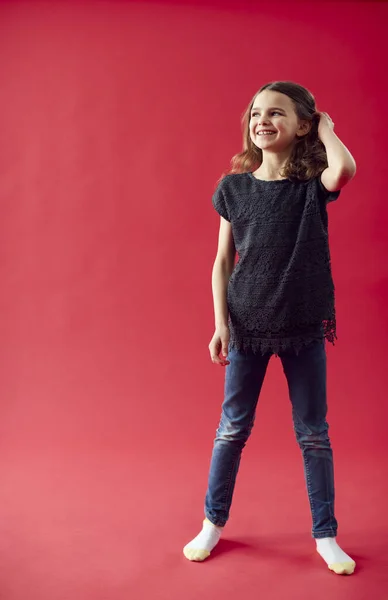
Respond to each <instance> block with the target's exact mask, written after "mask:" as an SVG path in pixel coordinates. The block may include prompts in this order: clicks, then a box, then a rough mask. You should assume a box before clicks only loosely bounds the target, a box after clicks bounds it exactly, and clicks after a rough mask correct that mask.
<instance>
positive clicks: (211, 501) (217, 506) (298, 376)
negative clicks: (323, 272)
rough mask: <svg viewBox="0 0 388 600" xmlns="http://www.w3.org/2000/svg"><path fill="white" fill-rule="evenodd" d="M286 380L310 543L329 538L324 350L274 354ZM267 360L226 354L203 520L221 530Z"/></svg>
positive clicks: (312, 347) (320, 345) (330, 477)
mask: <svg viewBox="0 0 388 600" xmlns="http://www.w3.org/2000/svg"><path fill="white" fill-rule="evenodd" d="M279 357H280V359H281V361H282V365H283V370H284V373H285V375H286V378H287V382H288V389H289V394H290V400H291V403H292V416H293V422H294V431H295V435H296V440H297V442H298V444H299V446H300V448H301V450H302V456H303V461H304V473H305V480H306V485H307V492H308V497H309V501H310V508H311V515H312V523H313V525H312V536H313V537H314V538H323V537H335V536H336V535H337V521H336V519H335V516H334V473H333V453H332V450H331V446H330V440H329V435H328V429H329V426H328V424H327V421H326V414H327V402H326V350H325V343H324V342H323V341H316V342H312V343H311V344H309V345H308V346H306V347H305V348H303V349H302V350H301V351H300V352H299V354H295V353H294V352H292V351H287V352H283V353H280V354H279ZM270 358H271V354H267V355H265V356H261V355H260V354H259V355H257V354H256V355H255V354H253V353H252V352H239V351H238V350H236V349H230V351H229V355H228V360H229V361H230V364H229V365H228V366H227V367H226V374H225V397H224V402H223V405H222V414H221V422H220V425H219V428H218V430H217V434H216V439H215V441H214V447H213V454H212V460H211V465H210V473H209V483H208V490H207V494H206V500H205V515H206V517H207V518H208V519H209V521H211V522H212V523H214V525H218V526H220V527H223V526H224V525H225V523H226V521H227V520H228V518H229V511H230V506H231V504H232V496H233V491H234V486H235V482H236V476H237V472H238V468H239V465H240V458H241V452H242V449H243V448H244V446H245V444H246V442H247V440H248V437H249V435H250V433H251V431H252V427H253V423H254V420H255V413H256V406H257V402H258V398H259V394H260V391H261V387H262V384H263V381H264V377H265V373H266V370H267V366H268V363H269V360H270Z"/></svg>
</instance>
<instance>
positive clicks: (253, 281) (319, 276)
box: [212, 173, 340, 354]
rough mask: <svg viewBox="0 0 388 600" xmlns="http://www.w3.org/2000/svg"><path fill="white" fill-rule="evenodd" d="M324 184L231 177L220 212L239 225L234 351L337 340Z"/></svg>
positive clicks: (218, 195) (230, 296)
mask: <svg viewBox="0 0 388 600" xmlns="http://www.w3.org/2000/svg"><path fill="white" fill-rule="evenodd" d="M339 194H340V191H337V192H329V191H327V190H326V188H325V187H324V186H323V184H322V182H321V179H320V177H316V178H313V179H310V180H309V181H308V182H301V181H299V182H293V181H291V180H289V179H280V180H275V181H264V180H260V179H256V178H255V177H254V175H253V174H252V173H241V174H233V175H227V176H226V177H224V178H223V179H222V180H221V182H220V183H219V184H218V186H217V188H216V191H215V193H214V195H213V199H212V201H213V206H214V208H215V209H216V210H217V212H218V213H219V214H220V215H221V216H222V217H223V218H224V219H226V220H227V221H229V222H230V223H231V225H232V232H233V237H234V243H235V246H236V251H237V254H238V262H237V264H236V266H235V268H234V270H233V273H232V275H231V277H230V280H229V284H228V292H227V303H228V309H229V328H230V347H234V348H237V349H239V350H242V351H246V350H252V351H253V352H255V353H257V352H260V353H261V354H265V353H266V352H272V353H274V354H278V353H279V352H280V351H282V350H286V349H294V350H295V351H296V352H298V351H299V350H300V349H301V348H302V346H304V345H306V344H308V343H309V342H311V341H313V340H316V339H323V338H326V339H327V340H328V341H330V342H332V343H334V340H335V339H336V322H335V305H334V284H333V279H332V273H331V266H330V251H329V242H328V216H327V209H326V205H327V203H328V202H330V201H332V200H335V199H337V198H338V196H339Z"/></svg>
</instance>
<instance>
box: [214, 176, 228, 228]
mask: <svg viewBox="0 0 388 600" xmlns="http://www.w3.org/2000/svg"><path fill="white" fill-rule="evenodd" d="M212 203H213V206H214V208H215V209H216V211H217V212H218V214H219V215H221V217H223V218H224V219H226V221H229V222H230V214H229V210H228V207H227V204H226V200H225V195H224V192H223V190H222V182H221V183H219V184H218V186H217V188H216V191H215V192H214V194H213V198H212Z"/></svg>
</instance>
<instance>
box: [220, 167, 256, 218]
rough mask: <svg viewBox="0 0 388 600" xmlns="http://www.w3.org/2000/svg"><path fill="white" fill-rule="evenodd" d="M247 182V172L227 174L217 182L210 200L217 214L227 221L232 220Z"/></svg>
mask: <svg viewBox="0 0 388 600" xmlns="http://www.w3.org/2000/svg"><path fill="white" fill-rule="evenodd" d="M247 183H248V176H247V173H232V174H228V175H225V176H224V177H223V178H222V179H221V181H219V182H218V184H217V186H216V189H215V191H214V193H213V198H212V202H213V206H214V208H215V209H216V211H217V212H218V214H220V215H221V217H223V218H224V219H226V220H227V221H232V219H233V216H234V214H235V210H236V206H238V205H239V198H240V197H241V196H242V195H243V194H244V193H245V192H246V190H247Z"/></svg>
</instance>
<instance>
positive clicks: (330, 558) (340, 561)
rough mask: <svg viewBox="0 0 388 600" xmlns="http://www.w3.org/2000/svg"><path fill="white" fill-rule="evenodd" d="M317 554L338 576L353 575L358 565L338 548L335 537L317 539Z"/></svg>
mask: <svg viewBox="0 0 388 600" xmlns="http://www.w3.org/2000/svg"><path fill="white" fill-rule="evenodd" d="M316 542H317V552H318V554H320V555H321V556H322V558H323V560H324V561H325V562H326V564H327V566H328V567H329V569H330V570H331V571H334V573H337V575H351V574H352V573H353V571H354V569H355V566H356V563H355V562H354V560H353V559H351V558H350V556H348V555H347V554H346V553H345V552H344V551H343V550H341V548H340V547H339V546H338V544H337V542H336V539H335V537H327V538H321V539H317V540H316Z"/></svg>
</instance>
